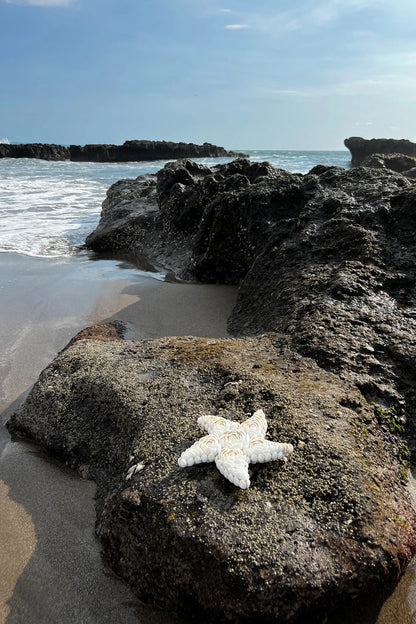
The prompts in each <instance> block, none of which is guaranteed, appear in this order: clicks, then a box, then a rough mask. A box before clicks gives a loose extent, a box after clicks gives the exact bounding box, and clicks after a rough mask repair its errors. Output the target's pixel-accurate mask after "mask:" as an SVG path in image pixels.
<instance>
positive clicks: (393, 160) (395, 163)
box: [361, 154, 416, 179]
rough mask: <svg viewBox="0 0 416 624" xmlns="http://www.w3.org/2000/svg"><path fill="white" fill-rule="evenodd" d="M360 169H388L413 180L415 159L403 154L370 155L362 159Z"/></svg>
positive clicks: (415, 168) (415, 166) (415, 165)
mask: <svg viewBox="0 0 416 624" xmlns="http://www.w3.org/2000/svg"><path fill="white" fill-rule="evenodd" d="M361 166H362V167H373V168H374V169H390V170H391V171H396V172H397V173H402V174H403V175H404V176H406V178H411V179H414V178H415V171H416V158H413V157H412V156H405V155H404V154H371V155H370V156H367V157H366V158H364V160H363V161H362V163H361Z"/></svg>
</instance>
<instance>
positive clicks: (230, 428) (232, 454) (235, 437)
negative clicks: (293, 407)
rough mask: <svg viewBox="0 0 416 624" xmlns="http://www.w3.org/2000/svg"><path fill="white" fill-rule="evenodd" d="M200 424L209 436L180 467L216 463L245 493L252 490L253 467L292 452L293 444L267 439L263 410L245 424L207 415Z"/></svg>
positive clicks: (186, 455)
mask: <svg viewBox="0 0 416 624" xmlns="http://www.w3.org/2000/svg"><path fill="white" fill-rule="evenodd" d="M198 424H199V425H200V426H201V427H202V428H203V429H205V430H206V431H207V432H208V435H206V436H204V437H203V438H201V439H200V440H198V442H195V444H193V445H192V446H190V447H189V448H188V449H186V451H184V452H183V453H182V455H181V456H180V458H179V460H178V464H179V466H180V467H181V468H185V467H186V466H193V465H194V464H202V463H207V462H212V461H215V464H216V466H217V468H218V470H219V471H220V473H221V474H222V475H224V477H226V479H228V480H229V481H231V483H234V485H236V486H238V487H240V488H242V489H243V490H246V489H247V488H248V487H250V477H249V473H248V467H249V464H250V463H252V464H255V463H261V462H268V461H273V460H276V459H284V458H286V457H287V456H288V455H291V453H292V452H293V446H292V445H291V444H283V443H280V442H272V441H271V440H266V439H265V435H266V431H267V420H266V416H265V414H264V412H263V410H261V409H260V410H257V411H256V412H254V414H253V415H252V416H251V417H250V418H248V419H247V420H245V421H244V422H243V423H238V422H234V421H232V420H227V419H226V418H221V417H220V416H210V415H207V416H200V417H199V418H198Z"/></svg>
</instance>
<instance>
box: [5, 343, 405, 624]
mask: <svg viewBox="0 0 416 624" xmlns="http://www.w3.org/2000/svg"><path fill="white" fill-rule="evenodd" d="M86 335H87V336H88V334H84V335H83V336H86ZM91 335H92V337H94V336H95V338H97V332H96V331H94V332H91ZM83 336H81V338H82V337H83ZM109 337H110V338H111V336H109V332H108V331H106V332H105V333H104V338H105V339H107V338H109ZM258 408H262V409H264V411H265V413H266V417H267V419H268V423H269V429H268V434H267V437H268V438H269V439H271V440H275V441H281V442H290V443H292V444H293V445H294V452H293V454H292V456H291V457H290V459H289V460H288V461H287V463H283V462H279V461H276V462H269V463H264V464H255V465H251V473H252V474H251V487H250V488H249V489H248V490H241V489H239V488H237V487H235V486H234V485H232V484H231V483H230V482H229V481H227V480H226V479H225V478H224V477H223V476H222V475H221V474H220V473H219V472H218V471H217V469H216V467H215V464H212V463H211V464H200V465H195V466H193V467H188V468H180V467H179V466H178V458H179V456H180V454H181V453H182V451H183V450H184V449H186V448H187V447H189V446H190V445H191V444H192V443H193V442H194V441H195V440H196V439H198V438H199V437H200V436H201V435H202V431H200V430H199V428H198V425H197V422H196V420H197V418H198V417H199V416H200V415H202V414H206V413H209V414H217V415H221V416H223V417H225V418H229V419H231V420H242V421H244V420H245V419H246V418H247V417H248V416H249V415H250V414H252V413H253V412H254V411H255V410H256V409H258ZM9 428H10V430H11V431H12V432H14V433H17V434H18V435H23V436H27V437H29V438H32V439H34V440H36V441H37V442H38V443H40V444H41V445H42V446H43V447H45V448H46V449H48V450H49V451H51V452H52V453H54V454H56V455H58V456H59V457H60V458H62V459H63V460H65V461H66V462H67V463H68V464H69V465H70V466H71V467H73V468H76V469H78V471H79V472H80V473H81V474H82V475H84V476H88V477H92V478H94V479H96V481H97V484H98V494H97V513H98V520H97V533H98V535H99V538H100V540H101V542H102V545H103V550H104V558H105V561H106V562H107V563H108V564H109V565H110V566H111V567H112V569H113V570H114V571H116V572H117V574H119V575H120V576H122V577H123V578H124V579H125V580H126V581H127V582H128V584H129V585H130V586H131V587H132V588H133V590H134V591H135V592H136V593H137V595H138V596H139V597H141V598H142V599H144V600H146V601H150V602H154V603H156V604H159V605H162V606H164V607H167V608H169V609H173V610H175V611H179V612H180V613H183V614H185V616H189V617H199V619H200V620H201V618H202V620H203V621H211V620H212V621H215V622H223V621H224V622H226V621H227V622H229V621H233V622H254V621H262V622H273V623H275V622H280V623H281V622H308V623H309V622H322V621H323V619H324V618H325V617H329V618H332V617H334V618H335V619H334V620H332V619H330V620H329V621H336V622H342V621H347V622H349V623H351V621H352V619H351V618H352V611H351V609H352V605H353V604H354V605H356V606H357V605H358V606H360V607H362V606H365V605H366V604H367V603H368V600H369V599H370V600H371V602H372V607H373V608H374V609H376V607H377V604H378V602H377V598H378V597H380V598H381V596H382V593H383V591H386V590H387V589H388V587H389V583H390V582H392V581H395V580H396V579H397V577H398V576H399V575H400V573H401V571H402V570H403V568H404V566H405V564H406V563H407V562H408V560H409V558H410V556H411V553H412V552H413V551H414V547H415V537H414V536H415V529H416V523H415V514H414V511H413V509H412V507H411V503H410V499H409V494H408V492H407V485H406V469H405V467H404V462H403V457H402V455H401V447H400V446H397V445H396V446H395V445H394V443H393V442H392V444H391V445H390V447H389V446H388V445H387V444H386V440H385V437H384V434H383V432H382V431H381V429H380V427H379V424H378V421H377V417H376V414H375V411H374V407H373V406H371V405H369V404H368V403H367V402H366V400H365V398H364V397H363V395H362V394H361V393H360V392H359V391H358V390H357V389H356V388H355V387H354V386H353V385H352V384H350V383H348V382H346V381H341V380H340V379H339V377H337V376H335V375H333V374H331V373H328V372H325V371H323V370H322V369H321V368H319V367H318V366H317V365H316V364H315V363H314V362H313V361H312V360H310V359H308V358H304V357H300V356H298V355H296V354H294V353H292V352H291V350H290V348H289V346H288V343H287V341H286V340H285V339H284V338H283V337H280V338H278V337H277V336H276V335H275V336H274V340H273V341H271V340H270V338H269V337H267V336H262V337H258V338H253V339H241V340H237V339H202V338H192V337H183V338H162V339H155V340H143V341H140V342H133V341H123V340H113V341H111V340H110V341H109V342H106V341H105V340H100V339H98V340H97V339H95V340H94V339H81V340H77V341H75V342H74V343H73V344H72V345H71V346H69V347H68V348H67V349H66V350H64V351H63V352H62V353H61V354H60V355H58V357H57V358H56V359H55V360H54V361H53V362H52V363H51V365H50V366H49V367H48V368H46V369H45V370H44V372H43V373H42V374H41V376H40V377H39V380H38V382H37V383H36V384H35V386H34V388H33V390H32V392H31V394H30V395H29V397H28V399H27V401H26V403H25V404H24V405H23V406H22V408H21V409H20V410H19V411H18V412H17V413H16V414H15V415H14V416H13V417H12V419H11V421H10V423H9ZM133 467H135V468H133ZM132 468H133V469H132ZM334 613H335V614H336V615H334ZM342 614H344V616H345V614H348V617H347V619H346V620H345V618H344V620H343V615H342ZM357 621H361V620H357Z"/></svg>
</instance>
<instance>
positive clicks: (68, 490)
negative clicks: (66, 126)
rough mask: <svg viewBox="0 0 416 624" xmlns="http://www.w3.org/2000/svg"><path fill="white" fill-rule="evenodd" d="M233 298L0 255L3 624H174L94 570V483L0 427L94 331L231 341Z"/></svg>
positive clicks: (77, 260) (130, 271)
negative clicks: (118, 323) (77, 341)
mask: <svg viewBox="0 0 416 624" xmlns="http://www.w3.org/2000/svg"><path fill="white" fill-rule="evenodd" d="M235 296H236V289H235V288H232V287H221V286H202V285H193V284H181V283H168V282H164V281H162V280H160V279H159V280H158V279H154V278H152V277H149V276H146V275H145V274H143V273H141V272H140V271H138V270H136V269H135V268H134V267H132V266H130V265H126V264H125V263H118V262H115V261H112V260H108V261H105V260H99V261H97V262H92V261H91V260H89V259H88V258H87V257H83V256H80V257H73V258H66V259H59V260H53V259H41V258H30V257H25V256H21V255H17V254H1V255H0V414H1V423H0V424H1V426H0V571H1V573H0V624H3V623H5V622H7V624H23V623H25V624H44V623H45V622H48V624H70V623H71V624H73V623H74V622H76V623H77V624H82V623H89V624H95V623H97V624H98V622H100V623H102V622H108V623H114V622H123V623H125V624H130V623H131V624H133V623H136V624H137V622H141V623H142V624H158V623H160V624H162V623H163V624H174V623H175V622H176V621H177V620H176V619H175V617H174V616H172V615H170V614H167V613H164V612H159V611H158V610H156V609H152V608H150V607H146V606H144V605H142V604H141V603H140V602H139V601H138V600H137V599H136V598H135V597H134V596H133V595H132V594H131V593H130V592H129V590H128V589H127V588H126V587H125V586H124V585H123V584H122V583H121V582H120V581H119V580H118V579H117V578H115V577H114V575H112V574H111V572H109V570H107V569H105V568H104V567H103V565H102V563H101V558H100V546H99V542H98V541H97V539H96V538H95V534H94V522H95V511H94V491H95V486H94V483H92V482H89V481H84V480H81V479H79V478H78V477H77V476H76V475H74V473H72V472H71V471H69V470H68V469H66V468H65V466H62V465H61V464H58V463H57V462H55V461H53V460H51V458H49V457H47V456H46V455H45V454H44V453H43V452H42V451H41V450H40V449H39V448H38V447H36V446H34V445H31V444H28V443H25V442H21V441H10V437H9V435H8V433H7V430H6V429H5V427H4V425H5V423H6V421H7V420H8V418H9V415H10V414H11V413H12V412H13V410H14V409H15V408H16V407H17V406H18V405H19V403H20V402H21V401H22V400H23V398H24V396H25V395H26V393H27V391H28V389H29V388H30V387H31V385H32V384H33V383H34V381H35V380H36V378H37V376H38V375H39V373H40V372H41V370H42V369H43V368H44V367H45V366H46V365H47V364H48V363H49V362H50V361H51V360H52V359H53V358H54V356H55V355H56V354H57V353H58V352H59V350H60V349H62V348H63V347H64V346H65V345H66V344H67V342H68V341H69V340H70V338H71V337H72V336H73V335H74V334H75V333H77V332H78V331H79V330H81V329H83V328H84V327H86V326H87V325H89V324H92V323H94V322H98V321H102V320H110V319H120V320H123V321H124V322H125V323H126V324H127V327H128V337H136V338H144V337H156V336H163V335H200V336H224V335H226V318H227V316H228V315H229V313H230V312H231V309H232V307H233V304H234V301H235Z"/></svg>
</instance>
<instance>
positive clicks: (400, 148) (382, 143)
mask: <svg viewBox="0 0 416 624" xmlns="http://www.w3.org/2000/svg"><path fill="white" fill-rule="evenodd" d="M344 145H345V147H348V149H349V150H350V152H351V165H352V166H353V167H357V166H358V165H361V163H362V161H363V160H364V159H365V158H366V157H367V156H369V155H370V154H406V155H407V156H412V157H413V158H415V157H416V143H412V142H411V141H408V140H407V139H363V138H361V137H350V138H349V139H345V141H344Z"/></svg>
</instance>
